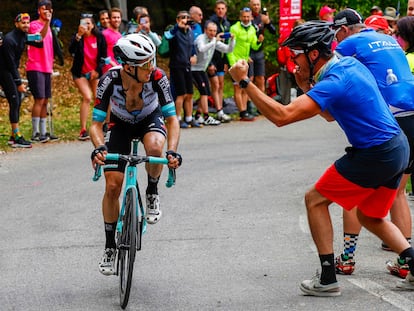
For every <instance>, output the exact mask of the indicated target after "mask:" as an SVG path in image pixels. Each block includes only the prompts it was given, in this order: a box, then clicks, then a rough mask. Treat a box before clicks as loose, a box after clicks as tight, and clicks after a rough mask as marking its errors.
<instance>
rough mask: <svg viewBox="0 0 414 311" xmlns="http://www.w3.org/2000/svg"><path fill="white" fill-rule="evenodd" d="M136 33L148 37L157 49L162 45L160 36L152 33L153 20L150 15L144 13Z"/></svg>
mask: <svg viewBox="0 0 414 311" xmlns="http://www.w3.org/2000/svg"><path fill="white" fill-rule="evenodd" d="M136 32H138V33H142V34H144V35H146V36H148V37H149V38H150V39H151V40H152V42H153V43H154V44H155V46H156V47H159V46H160V44H161V38H160V36H159V35H158V34H157V33H155V32H153V31H151V18H150V16H149V14H146V13H143V14H141V15H140V17H139V24H138V27H137V30H136Z"/></svg>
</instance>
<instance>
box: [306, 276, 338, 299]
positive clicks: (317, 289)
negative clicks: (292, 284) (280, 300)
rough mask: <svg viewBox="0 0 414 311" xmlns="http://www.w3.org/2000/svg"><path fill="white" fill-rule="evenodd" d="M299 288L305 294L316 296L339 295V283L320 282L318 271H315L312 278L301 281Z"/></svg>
mask: <svg viewBox="0 0 414 311" xmlns="http://www.w3.org/2000/svg"><path fill="white" fill-rule="evenodd" d="M300 290H301V291H302V292H304V293H305V294H306V295H309V296H317V297H335V296H340V295H341V290H340V288H339V283H338V282H335V283H331V284H327V285H323V284H321V282H320V279H319V273H318V272H316V275H315V276H314V277H313V278H312V279H310V280H305V281H303V282H302V283H301V284H300Z"/></svg>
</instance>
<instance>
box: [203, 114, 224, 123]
mask: <svg viewBox="0 0 414 311" xmlns="http://www.w3.org/2000/svg"><path fill="white" fill-rule="evenodd" d="M220 124H221V122H220V121H219V120H216V119H214V118H213V117H212V116H208V118H207V119H204V125H220Z"/></svg>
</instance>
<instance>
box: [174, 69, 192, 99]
mask: <svg viewBox="0 0 414 311" xmlns="http://www.w3.org/2000/svg"><path fill="white" fill-rule="evenodd" d="M170 82H171V85H172V86H173V88H174V95H175V96H182V95H185V94H193V78H192V75H191V70H190V69H182V68H171V69H170Z"/></svg>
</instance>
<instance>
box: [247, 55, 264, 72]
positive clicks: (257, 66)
mask: <svg viewBox="0 0 414 311" xmlns="http://www.w3.org/2000/svg"><path fill="white" fill-rule="evenodd" d="M250 58H251V59H252V60H253V62H251V63H249V65H250V66H249V77H256V76H263V77H264V76H266V70H265V56H264V53H263V51H262V50H260V51H251V52H250Z"/></svg>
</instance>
